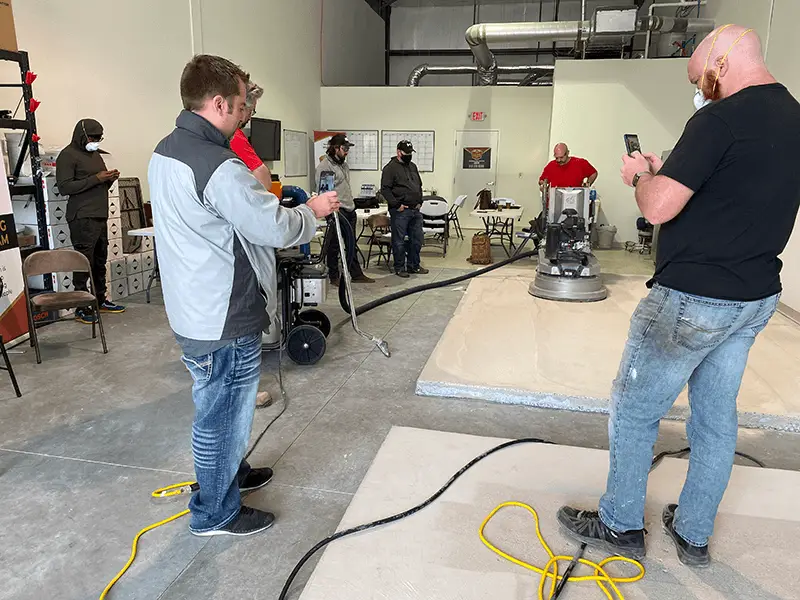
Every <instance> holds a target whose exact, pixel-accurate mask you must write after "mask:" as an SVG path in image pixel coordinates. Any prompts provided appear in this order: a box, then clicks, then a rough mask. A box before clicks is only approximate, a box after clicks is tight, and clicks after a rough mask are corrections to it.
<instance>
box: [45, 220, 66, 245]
mask: <svg viewBox="0 0 800 600" xmlns="http://www.w3.org/2000/svg"><path fill="white" fill-rule="evenodd" d="M47 242H48V244H49V245H50V249H51V250H57V249H58V248H67V247H69V246H72V240H71V239H70V236H69V227H67V225H66V223H65V224H63V225H54V226H53V227H48V228H47Z"/></svg>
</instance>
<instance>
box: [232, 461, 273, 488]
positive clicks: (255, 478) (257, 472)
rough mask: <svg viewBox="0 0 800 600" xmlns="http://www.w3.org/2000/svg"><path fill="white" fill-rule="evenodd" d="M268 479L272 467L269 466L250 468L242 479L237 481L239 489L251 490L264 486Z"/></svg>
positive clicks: (270, 479)
mask: <svg viewBox="0 0 800 600" xmlns="http://www.w3.org/2000/svg"><path fill="white" fill-rule="evenodd" d="M270 481H272V469H270V468H269V467H261V468H256V469H250V472H249V473H248V474H247V476H246V477H245V478H244V480H243V481H240V482H239V491H240V492H252V491H254V490H257V489H259V488H262V487H264V486H265V485H267V484H268V483H269V482H270Z"/></svg>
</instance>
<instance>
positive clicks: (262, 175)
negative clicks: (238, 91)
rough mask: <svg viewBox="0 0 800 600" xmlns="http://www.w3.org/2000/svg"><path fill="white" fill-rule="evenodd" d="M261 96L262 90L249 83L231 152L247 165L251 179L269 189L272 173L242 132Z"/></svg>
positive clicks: (232, 140)
mask: <svg viewBox="0 0 800 600" xmlns="http://www.w3.org/2000/svg"><path fill="white" fill-rule="evenodd" d="M263 95H264V90H263V89H262V88H261V87H260V86H258V85H256V84H255V83H252V82H251V83H250V85H249V86H248V88H247V99H246V100H245V103H246V104H245V108H244V120H243V121H242V124H241V125H240V126H239V129H237V130H236V133H234V134H233V138H232V139H231V150H233V151H234V152H235V153H236V156H238V157H239V158H241V159H242V162H243V163H244V164H245V165H247V168H248V169H250V171H251V172H252V173H253V177H255V178H256V179H258V180H259V181H260V182H261V184H262V185H263V186H264V187H265V188H267V189H270V188H271V187H272V173H271V172H270V170H269V167H268V166H267V165H265V164H264V161H263V160H261V157H259V156H258V154H256V151H255V150H254V149H253V146H252V145H251V144H250V141H249V140H248V139H247V136H246V135H245V134H244V131H242V130H243V129H244V128H245V127H247V124H248V123H249V122H250V119H252V118H253V115H255V114H256V104H257V103H258V101H259V100H260V99H261V96H263Z"/></svg>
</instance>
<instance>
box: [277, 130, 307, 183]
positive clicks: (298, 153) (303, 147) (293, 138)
mask: <svg viewBox="0 0 800 600" xmlns="http://www.w3.org/2000/svg"><path fill="white" fill-rule="evenodd" d="M283 136H284V144H283V145H284V146H285V148H286V160H285V161H284V164H283V168H284V171H285V173H284V176H285V177H305V176H306V175H308V152H309V148H308V134H307V133H306V132H305V131H293V130H292V129H284V130H283Z"/></svg>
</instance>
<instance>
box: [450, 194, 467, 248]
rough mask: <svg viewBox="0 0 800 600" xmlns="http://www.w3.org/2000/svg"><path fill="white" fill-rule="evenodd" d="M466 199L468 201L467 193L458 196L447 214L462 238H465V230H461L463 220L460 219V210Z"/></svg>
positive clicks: (458, 235) (457, 233) (457, 235)
mask: <svg viewBox="0 0 800 600" xmlns="http://www.w3.org/2000/svg"><path fill="white" fill-rule="evenodd" d="M466 201H467V195H466V194H464V195H463V196H459V197H458V198H456V201H455V202H454V203H453V206H451V207H450V212H449V213H448V214H447V220H448V221H449V222H451V223H452V224H453V227H454V228H455V230H456V237H457V238H459V239H462V240H463V239H464V232H463V231H461V221H459V220H458V211H459V209H460V208H461V207H462V206H464V203H465V202H466Z"/></svg>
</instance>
